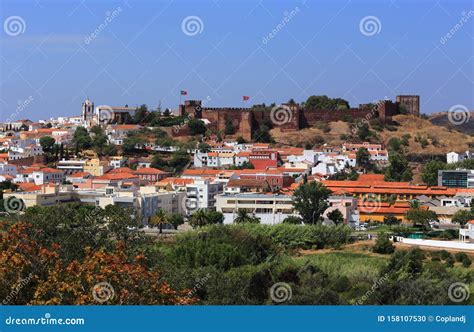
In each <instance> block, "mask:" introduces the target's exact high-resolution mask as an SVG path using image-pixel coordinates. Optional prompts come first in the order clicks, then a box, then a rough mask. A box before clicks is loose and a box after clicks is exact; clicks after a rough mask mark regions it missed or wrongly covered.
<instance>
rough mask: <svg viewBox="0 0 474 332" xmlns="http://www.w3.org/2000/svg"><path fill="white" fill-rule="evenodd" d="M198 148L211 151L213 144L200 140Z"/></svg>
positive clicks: (200, 150) (204, 151)
mask: <svg viewBox="0 0 474 332" xmlns="http://www.w3.org/2000/svg"><path fill="white" fill-rule="evenodd" d="M198 150H199V152H202V153H206V152H209V151H211V146H210V145H209V144H207V143H206V142H200V143H199V145H198Z"/></svg>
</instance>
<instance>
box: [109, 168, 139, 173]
mask: <svg viewBox="0 0 474 332" xmlns="http://www.w3.org/2000/svg"><path fill="white" fill-rule="evenodd" d="M134 172H135V171H134V170H133V169H131V168H128V167H119V168H114V169H112V170H110V171H109V172H108V173H107V174H117V173H129V174H133V173H134Z"/></svg>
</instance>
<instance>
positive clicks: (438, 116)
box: [429, 111, 474, 135]
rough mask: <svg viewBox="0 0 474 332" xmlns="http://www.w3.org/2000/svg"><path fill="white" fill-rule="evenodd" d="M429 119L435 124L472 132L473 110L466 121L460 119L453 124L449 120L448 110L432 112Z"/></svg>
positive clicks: (473, 131)
mask: <svg viewBox="0 0 474 332" xmlns="http://www.w3.org/2000/svg"><path fill="white" fill-rule="evenodd" d="M465 118H467V117H465ZM429 121H430V122H431V123H432V124H434V125H437V126H441V127H446V128H451V129H454V130H459V131H461V132H463V133H466V134H469V135H472V134H474V111H471V113H470V117H469V120H468V121H460V122H461V123H460V124H458V125H454V124H453V123H451V122H450V121H449V117H448V112H440V113H435V114H432V115H431V117H430V118H429Z"/></svg>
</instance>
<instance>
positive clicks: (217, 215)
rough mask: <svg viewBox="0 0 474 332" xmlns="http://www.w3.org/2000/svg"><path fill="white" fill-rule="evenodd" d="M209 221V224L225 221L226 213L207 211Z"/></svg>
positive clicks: (218, 223)
mask: <svg viewBox="0 0 474 332" xmlns="http://www.w3.org/2000/svg"><path fill="white" fill-rule="evenodd" d="M207 222H208V223H209V225H220V224H222V223H224V215H223V214H222V212H219V211H207Z"/></svg>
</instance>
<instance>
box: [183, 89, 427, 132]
mask: <svg viewBox="0 0 474 332" xmlns="http://www.w3.org/2000/svg"><path fill="white" fill-rule="evenodd" d="M397 100H398V97H397ZM418 100H419V99H418ZM201 105H202V104H201V101H200V100H187V101H185V102H184V104H183V105H180V107H179V113H180V115H182V116H184V115H186V114H189V115H191V116H194V117H196V118H198V119H207V120H208V121H210V123H211V124H210V125H209V126H210V127H211V128H213V129H216V130H224V129H225V124H226V121H232V125H233V127H234V129H235V135H237V136H242V137H243V138H244V139H245V140H250V139H251V137H252V132H254V131H255V130H257V129H258V128H259V127H260V126H262V125H270V126H271V127H274V128H280V130H281V131H295V130H300V129H302V128H306V127H312V126H314V125H315V124H316V123H317V122H321V121H325V122H333V121H340V120H343V121H347V120H349V119H351V118H352V119H353V120H357V119H366V120H372V119H376V118H379V119H380V120H381V121H382V122H384V123H390V122H391V121H392V116H393V115H396V114H397V113H398V103H393V102H392V101H390V100H384V101H380V102H379V103H378V104H377V105H376V107H375V109H374V108H370V107H368V106H367V105H360V107H359V108H350V109H347V110H326V109H302V108H301V107H299V106H298V105H283V106H281V107H280V108H279V109H277V110H272V111H269V110H268V108H267V109H265V108H254V109H250V108H228V107H226V108H209V107H202V106H201Z"/></svg>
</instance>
